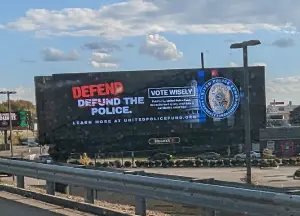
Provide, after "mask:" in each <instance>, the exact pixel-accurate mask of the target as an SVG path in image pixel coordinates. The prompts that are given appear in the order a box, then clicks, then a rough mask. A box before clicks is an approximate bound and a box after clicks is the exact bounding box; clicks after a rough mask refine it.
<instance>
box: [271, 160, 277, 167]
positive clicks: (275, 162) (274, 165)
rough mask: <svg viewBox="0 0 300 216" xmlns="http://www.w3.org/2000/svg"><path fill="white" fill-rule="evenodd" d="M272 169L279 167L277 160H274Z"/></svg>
mask: <svg viewBox="0 0 300 216" xmlns="http://www.w3.org/2000/svg"><path fill="white" fill-rule="evenodd" d="M270 166H271V167H278V163H277V161H276V160H273V161H272V162H271V164H270Z"/></svg>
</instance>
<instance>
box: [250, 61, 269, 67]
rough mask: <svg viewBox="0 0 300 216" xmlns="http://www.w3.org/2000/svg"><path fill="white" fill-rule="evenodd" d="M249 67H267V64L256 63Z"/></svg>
mask: <svg viewBox="0 0 300 216" xmlns="http://www.w3.org/2000/svg"><path fill="white" fill-rule="evenodd" d="M251 66H264V67H267V64H266V63H264V62H256V63H252V64H251Z"/></svg>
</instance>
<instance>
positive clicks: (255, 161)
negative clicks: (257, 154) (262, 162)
mask: <svg viewBox="0 0 300 216" xmlns="http://www.w3.org/2000/svg"><path fill="white" fill-rule="evenodd" d="M251 164H252V166H258V165H259V161H258V160H256V159H254V160H252V161H251Z"/></svg>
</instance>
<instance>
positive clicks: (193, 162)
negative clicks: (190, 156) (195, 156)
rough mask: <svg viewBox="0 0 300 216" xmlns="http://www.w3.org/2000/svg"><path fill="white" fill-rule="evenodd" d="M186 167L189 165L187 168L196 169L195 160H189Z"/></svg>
mask: <svg viewBox="0 0 300 216" xmlns="http://www.w3.org/2000/svg"><path fill="white" fill-rule="evenodd" d="M186 165H187V167H194V166H195V161H194V160H187V162H186Z"/></svg>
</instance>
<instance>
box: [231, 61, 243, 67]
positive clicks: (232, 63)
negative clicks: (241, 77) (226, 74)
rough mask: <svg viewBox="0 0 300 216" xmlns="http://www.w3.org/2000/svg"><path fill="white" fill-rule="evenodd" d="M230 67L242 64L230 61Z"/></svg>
mask: <svg viewBox="0 0 300 216" xmlns="http://www.w3.org/2000/svg"><path fill="white" fill-rule="evenodd" d="M229 67H240V65H238V64H237V63H235V62H230V63H229Z"/></svg>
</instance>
